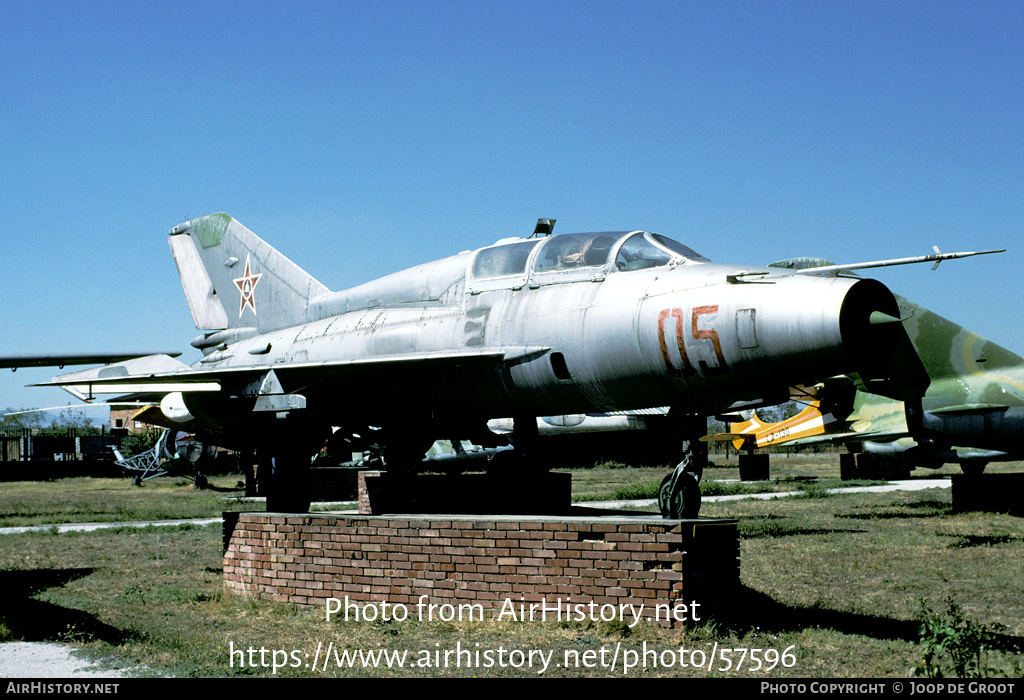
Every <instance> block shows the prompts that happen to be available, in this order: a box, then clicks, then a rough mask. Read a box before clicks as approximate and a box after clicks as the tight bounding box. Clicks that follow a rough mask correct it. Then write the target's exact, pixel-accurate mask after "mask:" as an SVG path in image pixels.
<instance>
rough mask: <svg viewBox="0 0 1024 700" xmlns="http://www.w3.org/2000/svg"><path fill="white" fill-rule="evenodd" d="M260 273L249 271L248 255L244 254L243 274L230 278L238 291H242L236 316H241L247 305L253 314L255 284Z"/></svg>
mask: <svg viewBox="0 0 1024 700" xmlns="http://www.w3.org/2000/svg"><path fill="white" fill-rule="evenodd" d="M262 276H263V275H262V274H259V275H254V274H252V272H250V271H249V256H248V255H246V256H245V274H244V275H243V276H242V277H239V278H238V279H236V280H232V281H233V282H234V283H235V285H236V286H237V287H238V291H239V292H241V293H242V301H241V303H240V304H239V306H238V318H242V313H243V312H244V311H245V307H246V306H248V307H249V308H251V309H252V312H253V314H254V315H255V313H256V284H257V283H258V282H259V281H260V277H262Z"/></svg>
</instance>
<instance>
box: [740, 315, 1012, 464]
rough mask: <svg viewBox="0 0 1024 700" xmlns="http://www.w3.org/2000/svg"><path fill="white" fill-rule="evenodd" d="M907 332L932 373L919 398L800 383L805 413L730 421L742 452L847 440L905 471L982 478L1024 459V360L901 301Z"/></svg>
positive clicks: (842, 381)
mask: <svg viewBox="0 0 1024 700" xmlns="http://www.w3.org/2000/svg"><path fill="white" fill-rule="evenodd" d="M896 300H897V302H898V304H899V307H900V316H901V318H902V319H903V325H904V327H905V329H906V331H907V336H908V337H909V339H910V340H911V342H912V343H913V346H914V351H915V352H916V353H917V355H918V357H919V358H920V360H921V363H922V365H923V367H924V368H925V370H926V371H927V373H928V377H929V383H928V388H927V390H926V391H925V392H924V394H923V395H922V396H921V397H920V399H919V400H911V401H907V402H905V401H896V400H893V399H891V398H888V397H885V396H880V395H879V394H876V393H871V392H870V391H865V390H863V389H864V388H866V387H863V385H862V383H861V382H860V379H859V378H858V377H856V376H843V377H834V378H831V379H828V380H826V381H825V382H821V383H819V384H817V385H815V386H813V387H794V389H793V392H792V395H791V396H792V399H793V400H794V401H796V402H797V403H800V404H804V405H805V408H804V409H803V410H802V411H800V413H798V414H797V415H795V416H793V417H791V418H788V419H786V420H783V421H778V422H774V423H767V422H764V421H762V420H760V419H759V418H758V417H757V415H756V413H755V414H754V415H753V416H752V417H750V418H749V419H748V420H746V421H741V422H736V423H732V424H730V425H729V434H730V435H731V436H732V438H733V444H734V445H735V446H736V448H737V449H755V448H759V447H767V446H769V445H810V444H825V443H845V444H847V445H848V446H849V447H850V449H851V451H853V452H855V453H858V456H860V455H868V456H869V457H873V458H875V459H880V460H882V461H887V462H896V463H898V464H902V465H907V466H922V467H930V468H938V467H941V466H942V465H943V464H947V463H956V464H959V465H960V468H961V469H962V470H963V472H964V473H965V474H968V475H972V474H981V473H982V472H983V471H984V469H985V466H986V465H987V464H988V463H989V462H994V461H1004V460H1016V459H1024V359H1022V358H1021V357H1020V356H1018V355H1016V354H1014V353H1012V352H1010V351H1009V350H1007V349H1005V348H1002V347H1000V346H999V345H996V344H995V343H993V342H991V341H989V340H986V339H985V338H982V337H981V336H979V335H977V334H976V333H972V332H971V331H969V330H966V329H965V328H962V327H961V326H959V325H957V324H955V323H953V322H952V321H949V320H947V319H945V318H943V317H941V316H939V315H938V314H936V313H933V312H931V311H929V310H928V309H926V308H924V307H923V306H920V305H919V304H915V303H914V302H911V301H909V300H907V299H904V298H902V297H899V296H897V297H896Z"/></svg>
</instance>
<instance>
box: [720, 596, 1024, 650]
mask: <svg viewBox="0 0 1024 700" xmlns="http://www.w3.org/2000/svg"><path fill="white" fill-rule="evenodd" d="M715 620H716V621H717V622H719V623H720V624H722V625H724V626H725V627H727V628H729V629H731V630H733V631H734V632H737V633H742V632H744V631H746V630H750V629H754V628H759V629H760V630H761V631H762V632H764V631H771V632H796V631H799V630H803V629H807V628H811V627H819V628H823V629H831V630H835V631H837V632H840V633H842V634H849V635H860V636H864V637H870V638H873V639H880V640H895V641H904V642H910V643H913V644H917V643H918V642H919V641H920V640H921V625H922V624H923V621H922V620H895V619H892V618H888V617H879V616H877V615H863V614H860V613H849V612H841V611H839V610H830V609H828V608H823V607H821V606H811V607H806V606H793V605H785V604H783V603H780V602H778V601H777V600H774V599H773V598H771V597H770V596H768V595H766V594H764V593H761V592H760V591H756V590H754V589H752V588H748V587H747V586H743V585H740V586H739V587H738V589H737V591H736V597H735V600H734V601H733V602H732V603H731V604H730V605H729V606H728V608H727V609H723V610H718V611H716V613H715ZM993 642H994V643H995V645H996V648H998V649H1001V650H1003V651H1007V652H1014V653H1019V652H1021V651H1022V650H1024V637H1016V636H1013V635H1007V634H994V635H993Z"/></svg>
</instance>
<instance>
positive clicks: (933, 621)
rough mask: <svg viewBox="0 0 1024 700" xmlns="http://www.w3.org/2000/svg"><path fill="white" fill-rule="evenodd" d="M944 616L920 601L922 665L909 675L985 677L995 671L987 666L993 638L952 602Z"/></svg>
mask: <svg viewBox="0 0 1024 700" xmlns="http://www.w3.org/2000/svg"><path fill="white" fill-rule="evenodd" d="M947 605H948V607H947V610H946V613H945V614H938V613H935V612H933V611H932V610H930V609H929V608H928V607H927V606H926V605H925V604H924V602H923V601H922V609H923V611H924V622H923V623H922V624H921V663H920V664H918V665H917V666H916V667H914V669H913V670H912V672H911V675H913V676H918V677H922V678H945V677H946V676H947V675H952V676H953V677H954V678H987V677H990V676H991V675H992V674H993V672H994V669H993V668H991V667H990V666H989V665H988V658H989V652H990V651H991V650H992V649H993V648H994V647H995V635H994V634H993V633H992V631H991V630H990V629H989V628H988V627H987V626H986V625H981V624H978V622H976V621H975V620H973V619H971V618H968V617H967V616H965V615H964V614H963V611H962V610H961V609H960V606H959V605H957V604H956V603H955V602H953V600H952V599H950V600H948V602H947Z"/></svg>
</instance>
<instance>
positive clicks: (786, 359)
mask: <svg viewBox="0 0 1024 700" xmlns="http://www.w3.org/2000/svg"><path fill="white" fill-rule="evenodd" d="M729 291H730V292H732V294H733V295H734V296H733V297H732V299H731V300H730V302H731V303H730V304H729V305H730V306H733V308H734V309H735V311H726V308H727V307H726V305H723V311H725V313H726V314H731V313H735V315H736V325H735V328H736V336H735V344H734V345H732V351H733V353H734V355H733V358H732V359H733V361H732V362H731V363H730V364H731V365H732V367H733V368H734V369H735V370H736V374H737V376H740V377H742V378H743V379H744V380H745V381H747V382H749V383H751V384H754V385H758V386H760V387H761V388H762V390H765V391H767V388H768V387H770V386H775V387H779V386H780V385H781V386H782V387H785V386H794V385H797V384H813V383H815V382H819V381H822V380H824V379H827V378H829V377H833V376H836V375H840V374H849V373H854V372H856V373H862V374H863V375H865V376H872V377H874V376H881V375H886V376H891V375H892V372H893V369H892V366H891V358H892V357H893V355H894V353H896V352H897V351H899V350H901V348H903V347H904V343H903V339H905V338H906V332H905V331H904V329H903V324H902V323H899V314H900V312H899V306H898V304H897V302H896V299H895V297H894V296H893V295H892V293H891V292H890V291H889V290H888V289H887V288H886V286H885V285H883V284H882V283H881V282H878V281H876V280H871V279H850V278H838V277H813V276H789V277H780V278H774V279H772V280H771V281H770V282H769V283H766V284H739V285H732V286H731V287H730V288H729ZM725 320H726V319H724V318H723V319H721V320H720V321H719V324H720V326H722V328H723V333H722V335H723V336H725V335H726V331H727V329H726V327H725V325H726V324H725V323H724V321H725ZM729 344H730V343H728V342H725V343H724V344H723V347H725V346H728V345H729ZM728 355H729V353H728V352H726V353H725V358H726V359H727V360H729V359H730V358H729V356H728Z"/></svg>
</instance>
